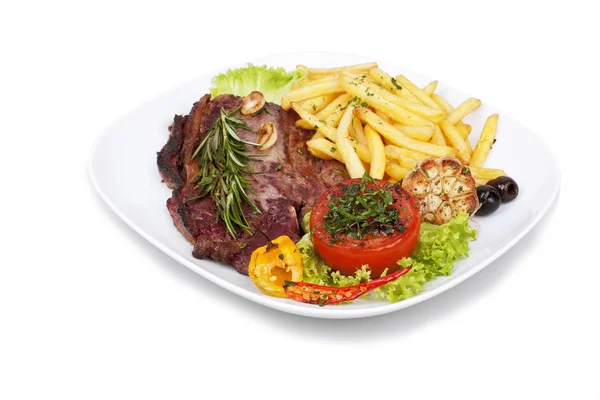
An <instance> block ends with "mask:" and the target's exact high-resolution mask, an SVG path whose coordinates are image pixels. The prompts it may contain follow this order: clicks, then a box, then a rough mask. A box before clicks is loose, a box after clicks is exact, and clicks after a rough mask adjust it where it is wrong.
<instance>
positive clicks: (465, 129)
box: [455, 121, 471, 139]
mask: <svg viewBox="0 0 600 400" xmlns="http://www.w3.org/2000/svg"><path fill="white" fill-rule="evenodd" d="M455 126H456V130H457V131H458V133H460V136H462V137H463V139H467V138H468V137H469V135H470V134H471V125H469V124H463V123H462V122H460V121H459V122H458V123H457V124H456V125H455Z"/></svg>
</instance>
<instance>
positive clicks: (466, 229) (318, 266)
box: [297, 213, 477, 303]
mask: <svg viewBox="0 0 600 400" xmlns="http://www.w3.org/2000/svg"><path fill="white" fill-rule="evenodd" d="M476 236H477V231H476V230H475V229H472V228H471V227H470V226H469V218H468V216H467V214H465V213H461V214H459V215H457V216H456V217H454V219H452V220H451V221H450V222H448V223H447V224H444V225H432V224H428V223H422V224H421V233H420V235H419V241H418V243H417V246H416V247H415V249H414V251H413V252H412V254H411V256H410V257H408V258H403V259H402V260H399V261H398V265H400V266H401V267H407V266H411V267H412V269H411V270H410V271H409V272H408V273H407V274H406V275H403V276H401V277H400V278H398V279H396V280H395V281H393V282H390V283H388V284H386V285H384V286H382V287H380V288H377V289H375V290H374V291H373V292H371V293H369V294H367V295H366V296H365V297H371V298H376V299H385V300H388V301H390V302H391V303H394V302H397V301H400V300H406V299H408V298H410V297H412V296H414V295H416V294H418V293H420V292H422V291H423V290H424V286H425V284H426V283H427V282H428V281H430V280H432V279H434V278H435V277H436V276H441V275H450V273H451V272H452V269H453V268H454V264H455V262H456V261H457V260H459V259H461V258H462V257H467V256H468V254H469V242H470V241H472V240H474V239H475V238H476ZM297 246H298V248H299V249H300V253H301V254H302V262H303V266H304V281H305V282H310V283H316V284H319V285H329V286H351V285H357V284H359V283H363V282H368V281H369V280H371V272H370V271H369V270H368V266H366V265H364V266H363V267H362V268H361V269H360V270H358V271H356V273H355V274H354V275H353V276H344V275H342V274H340V273H339V272H332V271H331V268H329V267H328V266H327V265H325V263H324V262H323V260H322V259H321V258H320V257H319V256H318V255H317V253H316V252H315V248H314V246H313V243H312V240H311V237H310V233H307V234H306V235H304V236H303V237H302V239H300V241H299V242H298V243H297ZM383 275H385V273H384V274H383Z"/></svg>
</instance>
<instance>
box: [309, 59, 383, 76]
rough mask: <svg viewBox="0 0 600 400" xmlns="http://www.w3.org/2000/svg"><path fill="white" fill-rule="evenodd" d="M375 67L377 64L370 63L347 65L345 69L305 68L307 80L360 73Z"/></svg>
mask: <svg viewBox="0 0 600 400" xmlns="http://www.w3.org/2000/svg"><path fill="white" fill-rule="evenodd" d="M376 67H377V63H375V62H370V63H365V64H356V65H348V66H346V67H340V68H307V70H308V77H309V78H318V77H323V76H326V75H334V74H339V73H341V72H342V71H352V72H361V71H367V70H369V69H371V68H376Z"/></svg>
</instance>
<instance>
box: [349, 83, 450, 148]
mask: <svg viewBox="0 0 600 400" xmlns="http://www.w3.org/2000/svg"><path fill="white" fill-rule="evenodd" d="M342 75H343V76H345V77H347V78H352V79H353V80H354V82H355V83H361V84H363V85H364V87H365V93H363V95H362V96H361V97H362V98H363V99H364V98H367V102H368V97H369V96H373V94H375V95H377V96H380V97H381V98H383V99H385V100H387V101H389V102H391V103H393V104H395V105H397V106H398V107H401V108H403V109H405V110H406V111H409V112H411V113H413V114H416V115H418V116H420V117H422V118H424V119H426V120H429V121H432V122H438V121H440V120H441V119H442V118H444V117H445V115H446V114H445V113H444V112H443V111H442V110H439V109H438V110H434V109H432V108H429V107H427V106H424V105H423V104H421V103H415V102H413V101H410V100H406V99H403V98H401V97H399V96H397V95H395V94H394V93H392V92H390V91H388V90H386V89H384V88H383V87H382V86H381V85H379V84H378V83H376V82H375V81H373V80H371V79H370V78H369V77H366V78H364V77H361V76H360V75H356V74H352V73H350V72H343V73H342ZM427 140H429V139H427Z"/></svg>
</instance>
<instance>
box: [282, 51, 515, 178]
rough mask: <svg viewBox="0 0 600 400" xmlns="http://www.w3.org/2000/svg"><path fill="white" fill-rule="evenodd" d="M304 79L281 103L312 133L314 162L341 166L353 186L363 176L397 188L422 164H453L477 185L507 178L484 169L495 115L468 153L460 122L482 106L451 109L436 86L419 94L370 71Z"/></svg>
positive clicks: (373, 67) (321, 71) (309, 71)
mask: <svg viewBox="0 0 600 400" xmlns="http://www.w3.org/2000/svg"><path fill="white" fill-rule="evenodd" d="M297 68H298V69H299V70H303V71H306V77H305V78H304V79H303V80H302V81H301V82H299V83H298V84H297V85H295V86H294V88H293V89H292V90H291V91H289V92H288V93H285V94H284V95H283V96H282V99H281V105H282V108H284V109H289V108H292V109H294V110H295V111H296V113H298V115H299V116H300V119H299V120H298V121H297V122H296V125H297V126H298V127H301V128H304V129H311V130H315V133H314V135H313V136H312V138H311V139H310V140H309V141H307V142H306V146H307V148H308V151H309V152H310V153H311V154H313V155H314V156H315V157H318V158H321V159H326V160H337V161H339V162H342V163H343V164H344V165H345V166H346V169H347V170H348V173H349V175H350V176H351V177H352V178H359V177H362V176H363V174H364V173H365V172H366V171H368V172H369V174H370V175H371V176H372V177H374V178H376V179H387V180H389V181H391V182H397V181H400V180H402V179H403V178H404V177H405V176H406V174H408V173H409V172H410V171H411V170H412V169H414V168H415V167H416V166H417V165H418V164H419V162H420V161H421V160H423V159H425V158H428V157H445V156H448V157H458V158H459V159H460V160H461V162H462V163H463V164H465V165H466V166H467V168H469V169H470V171H471V174H472V175H473V177H474V179H475V181H476V183H477V184H478V185H483V184H485V183H486V182H488V181H489V180H491V179H494V178H497V177H498V176H502V175H506V173H505V172H504V171H503V170H502V169H497V168H484V163H485V161H486V160H487V158H488V155H489V152H490V150H491V148H492V145H493V144H494V142H495V138H496V133H497V126H498V114H493V115H491V116H490V117H489V118H488V119H487V121H486V122H485V124H484V126H483V128H482V130H481V134H480V136H479V138H478V142H477V145H476V146H475V149H474V150H473V149H472V147H471V144H470V142H469V135H470V134H471V132H472V130H473V129H472V127H471V125H469V124H465V123H464V122H463V119H464V118H465V117H466V116H467V115H469V114H470V113H472V112H474V111H476V110H477V109H478V108H479V107H480V106H481V101H480V100H479V99H476V98H468V99H466V100H465V101H464V102H463V103H461V104H460V105H458V106H457V107H456V108H454V107H453V106H452V104H451V103H450V102H449V101H448V100H447V99H446V98H445V97H443V96H442V95H440V94H439V93H436V90H437V89H438V82H437V81H432V82H430V83H428V84H427V85H425V86H423V87H422V89H421V88H420V87H419V86H417V85H416V84H415V83H413V82H412V81H410V80H409V79H408V78H407V77H405V76H404V75H397V76H396V77H395V78H393V77H392V76H391V75H389V74H387V73H386V72H384V71H383V70H381V69H380V68H379V67H378V66H377V64H376V63H365V64H356V65H349V66H343V67H339V68H308V67H306V66H303V65H299V66H297Z"/></svg>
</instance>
